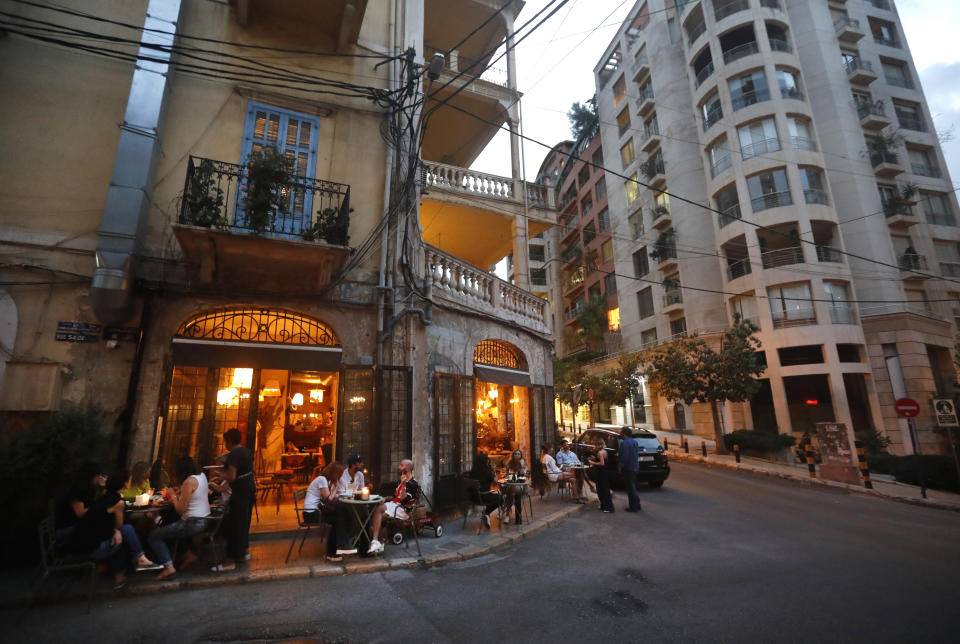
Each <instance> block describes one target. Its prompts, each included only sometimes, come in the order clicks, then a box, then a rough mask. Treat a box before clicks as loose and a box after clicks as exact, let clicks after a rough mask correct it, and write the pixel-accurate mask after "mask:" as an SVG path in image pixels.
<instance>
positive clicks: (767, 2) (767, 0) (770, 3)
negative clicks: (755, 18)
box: [760, 0, 783, 11]
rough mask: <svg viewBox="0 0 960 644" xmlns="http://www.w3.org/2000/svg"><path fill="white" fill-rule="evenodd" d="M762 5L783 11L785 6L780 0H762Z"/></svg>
mask: <svg viewBox="0 0 960 644" xmlns="http://www.w3.org/2000/svg"><path fill="white" fill-rule="evenodd" d="M760 6H761V7H765V8H767V9H773V10H778V11H783V7H782V6H781V5H780V0H760Z"/></svg>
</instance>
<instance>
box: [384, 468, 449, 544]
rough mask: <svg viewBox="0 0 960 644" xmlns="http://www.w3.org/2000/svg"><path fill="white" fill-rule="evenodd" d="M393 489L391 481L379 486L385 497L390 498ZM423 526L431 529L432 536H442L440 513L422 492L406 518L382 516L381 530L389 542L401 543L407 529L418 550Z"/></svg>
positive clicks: (405, 536) (404, 538)
mask: <svg viewBox="0 0 960 644" xmlns="http://www.w3.org/2000/svg"><path fill="white" fill-rule="evenodd" d="M394 489H395V488H394V485H393V483H384V484H383V485H382V486H381V488H380V494H381V496H383V497H384V498H385V499H391V498H393V493H394ZM425 528H429V529H430V530H433V536H434V537H437V538H440V537H442V536H443V523H441V522H440V515H439V514H437V513H436V512H435V511H434V509H433V505H431V503H430V499H428V498H427V497H426V495H423V494H421V495H420V496H419V497H417V505H416V507H415V508H414V509H413V512H411V513H410V518H409V519H408V520H406V521H401V520H400V519H394V518H392V517H388V516H385V517H384V518H383V528H382V531H383V532H384V533H386V535H387V539H388V540H389V541H390V543H392V544H394V545H397V546H399V545H400V544H402V543H403V542H404V541H405V540H406V538H407V535H406V532H407V530H408V529H409V530H412V532H413V537H414V539H416V540H417V551H418V552H419V550H420V542H419V535H421V534H423V531H424V529H425Z"/></svg>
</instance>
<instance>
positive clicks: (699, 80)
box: [696, 61, 714, 87]
mask: <svg viewBox="0 0 960 644" xmlns="http://www.w3.org/2000/svg"><path fill="white" fill-rule="evenodd" d="M713 70H714V68H713V61H710V62H709V63H707V64H706V65H704V67H703V68H702V69H701V70H700V71H698V72H697V77H696V86H697V87H700V86H701V85H703V82H704V81H705V80H707V79H708V78H710V75H711V74H713Z"/></svg>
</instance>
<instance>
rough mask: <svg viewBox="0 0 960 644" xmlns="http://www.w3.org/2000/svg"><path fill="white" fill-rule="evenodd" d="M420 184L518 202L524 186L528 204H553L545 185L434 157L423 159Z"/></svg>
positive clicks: (521, 198)
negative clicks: (454, 164) (452, 163)
mask: <svg viewBox="0 0 960 644" xmlns="http://www.w3.org/2000/svg"><path fill="white" fill-rule="evenodd" d="M423 185H424V187H425V188H427V189H430V188H432V189H435V190H445V191H448V192H457V193H461V194H465V195H471V196H475V197H487V198H492V199H504V200H506V201H512V202H514V203H518V204H522V203H523V194H524V193H523V192H522V191H523V190H524V189H525V190H526V196H527V203H528V205H531V206H533V207H539V208H553V203H552V201H553V200H552V191H551V190H549V189H548V188H547V186H542V185H540V184H537V183H528V182H527V183H525V182H523V181H522V180H520V179H511V178H510V177H501V176H497V175H495V174H486V173H484V172H476V171H475V170H470V169H468V168H461V167H459V166H453V165H447V164H445V163H436V162H434V161H424V163H423Z"/></svg>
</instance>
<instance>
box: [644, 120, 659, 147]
mask: <svg viewBox="0 0 960 644" xmlns="http://www.w3.org/2000/svg"><path fill="white" fill-rule="evenodd" d="M658 145H660V126H659V125H658V124H657V123H655V122H654V123H651V124H650V126H649V127H645V128H643V134H641V135H640V149H641V150H643V151H644V152H646V153H648V154H649V153H650V152H653V150H654V149H656V147H657V146H658Z"/></svg>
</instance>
